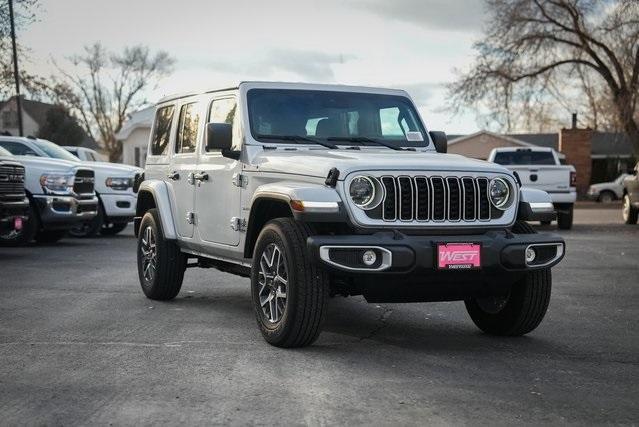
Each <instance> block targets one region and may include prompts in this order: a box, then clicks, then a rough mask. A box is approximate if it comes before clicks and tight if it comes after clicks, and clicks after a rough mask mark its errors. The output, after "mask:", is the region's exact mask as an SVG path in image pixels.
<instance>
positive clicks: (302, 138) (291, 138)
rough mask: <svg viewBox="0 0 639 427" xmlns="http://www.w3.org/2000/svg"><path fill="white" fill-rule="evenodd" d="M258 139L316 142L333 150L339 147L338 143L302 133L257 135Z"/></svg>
mask: <svg viewBox="0 0 639 427" xmlns="http://www.w3.org/2000/svg"><path fill="white" fill-rule="evenodd" d="M257 138H258V139H260V138H261V139H279V140H281V141H291V142H296V143H299V142H305V141H307V142H312V143H314V144H318V145H322V146H324V147H326V148H330V149H332V150H334V149H336V148H338V147H337V145H335V144H331V143H330V142H326V141H322V140H321V139H315V138H310V137H308V136H302V135H257Z"/></svg>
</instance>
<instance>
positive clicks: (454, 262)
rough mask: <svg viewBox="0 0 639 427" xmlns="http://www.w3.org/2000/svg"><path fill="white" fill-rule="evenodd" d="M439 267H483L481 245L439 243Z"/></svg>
mask: <svg viewBox="0 0 639 427" xmlns="http://www.w3.org/2000/svg"><path fill="white" fill-rule="evenodd" d="M437 268H440V269H444V270H471V269H476V268H481V245H479V244H477V243H439V244H438V245H437Z"/></svg>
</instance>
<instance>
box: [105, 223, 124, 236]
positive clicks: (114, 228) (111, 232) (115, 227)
mask: <svg viewBox="0 0 639 427" xmlns="http://www.w3.org/2000/svg"><path fill="white" fill-rule="evenodd" d="M127 225H129V223H128V222H108V223H104V224H102V228H101V229H100V234H101V235H103V236H115V235H116V234H118V233H119V232H121V231H122V230H124V229H125V228H126V226H127Z"/></svg>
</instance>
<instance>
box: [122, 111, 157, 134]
mask: <svg viewBox="0 0 639 427" xmlns="http://www.w3.org/2000/svg"><path fill="white" fill-rule="evenodd" d="M154 112H155V107H154V106H150V107H146V108H143V109H141V110H138V111H136V112H134V113H131V116H130V117H129V119H128V120H127V121H126V122H124V125H122V129H120V132H118V133H117V134H116V135H115V137H116V138H117V139H118V140H119V141H123V140H125V139H127V138H128V137H129V135H131V133H132V132H133V131H134V130H136V129H140V128H149V129H150V128H151V125H152V124H153V113H154Z"/></svg>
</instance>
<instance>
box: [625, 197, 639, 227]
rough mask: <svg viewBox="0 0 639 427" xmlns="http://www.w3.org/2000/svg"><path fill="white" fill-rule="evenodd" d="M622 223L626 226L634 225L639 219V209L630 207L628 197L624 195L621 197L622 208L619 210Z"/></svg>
mask: <svg viewBox="0 0 639 427" xmlns="http://www.w3.org/2000/svg"><path fill="white" fill-rule="evenodd" d="M621 215H622V217H623V222H624V223H625V224H628V225H632V224H636V223H637V219H638V218H639V209H637V208H635V207H634V206H632V203H630V196H629V195H627V194H625V195H624V196H623V208H622V210H621Z"/></svg>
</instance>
